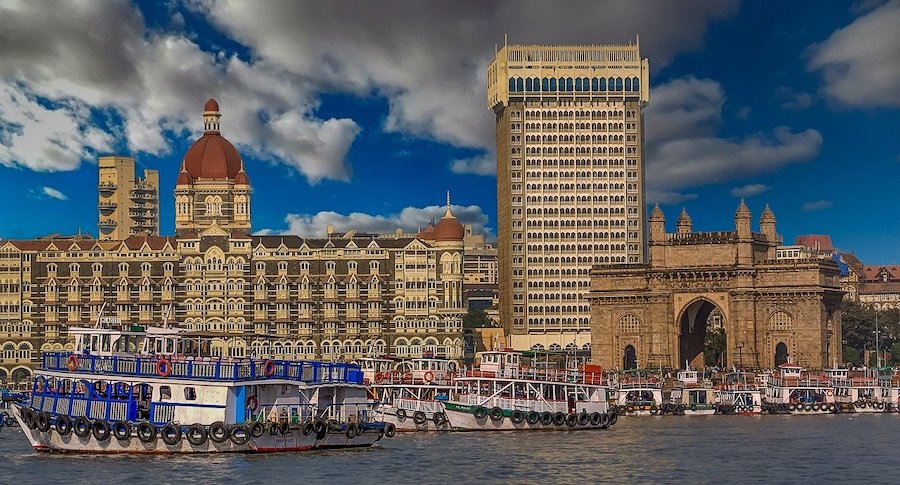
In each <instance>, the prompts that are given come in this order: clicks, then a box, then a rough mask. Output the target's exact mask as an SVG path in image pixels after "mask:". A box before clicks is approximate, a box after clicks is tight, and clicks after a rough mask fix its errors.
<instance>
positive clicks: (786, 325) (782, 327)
mask: <svg viewBox="0 0 900 485" xmlns="http://www.w3.org/2000/svg"><path fill="white" fill-rule="evenodd" d="M793 329H794V318H793V317H791V316H790V315H788V314H787V313H785V312H782V311H777V312H775V313H773V314H772V315H771V316H769V330H771V331H775V332H778V331H791V330H793Z"/></svg>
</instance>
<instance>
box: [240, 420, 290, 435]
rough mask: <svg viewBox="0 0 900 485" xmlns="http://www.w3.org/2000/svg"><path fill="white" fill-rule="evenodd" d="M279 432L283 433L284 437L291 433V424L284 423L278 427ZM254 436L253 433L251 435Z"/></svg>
mask: <svg viewBox="0 0 900 485" xmlns="http://www.w3.org/2000/svg"><path fill="white" fill-rule="evenodd" d="M278 432H279V433H281V436H284V435H286V434H288V433H290V432H291V423H290V422H288V421H283V422H282V423H281V424H279V425H278ZM250 434H253V433H250Z"/></svg>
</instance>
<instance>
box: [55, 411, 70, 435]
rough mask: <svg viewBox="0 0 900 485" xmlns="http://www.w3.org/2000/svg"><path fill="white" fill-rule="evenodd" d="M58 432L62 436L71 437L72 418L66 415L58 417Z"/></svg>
mask: <svg viewBox="0 0 900 485" xmlns="http://www.w3.org/2000/svg"><path fill="white" fill-rule="evenodd" d="M56 432H57V433H59V435H60V436H69V435H70V434H71V433H72V418H70V417H68V416H66V415H64V414H63V415H60V416H57V417H56Z"/></svg>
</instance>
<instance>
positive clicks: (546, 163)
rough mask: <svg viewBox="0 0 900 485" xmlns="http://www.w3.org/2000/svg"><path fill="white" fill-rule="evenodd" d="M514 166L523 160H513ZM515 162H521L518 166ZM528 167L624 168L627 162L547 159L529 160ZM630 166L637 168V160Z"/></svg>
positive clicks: (604, 159)
mask: <svg viewBox="0 0 900 485" xmlns="http://www.w3.org/2000/svg"><path fill="white" fill-rule="evenodd" d="M511 162H513V165H514V166H521V162H522V161H521V160H518V159H516V160H511ZM515 162H519V163H518V165H516V164H515ZM526 162H527V163H526V164H525V165H526V166H528V167H607V166H609V167H624V166H625V160H623V159H621V158H612V159H608V158H594V159H582V158H568V159H567V158H563V159H560V160H557V159H555V158H553V159H546V158H529V159H528V160H526ZM628 166H630V167H636V166H637V160H636V159H633V158H632V159H629V160H628Z"/></svg>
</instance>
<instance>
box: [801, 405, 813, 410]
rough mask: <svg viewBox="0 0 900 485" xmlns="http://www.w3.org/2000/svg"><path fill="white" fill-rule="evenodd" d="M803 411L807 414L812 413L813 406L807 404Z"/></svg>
mask: <svg viewBox="0 0 900 485" xmlns="http://www.w3.org/2000/svg"><path fill="white" fill-rule="evenodd" d="M803 410H804V411H806V412H809V411H812V404H806V405H804V406H803Z"/></svg>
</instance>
